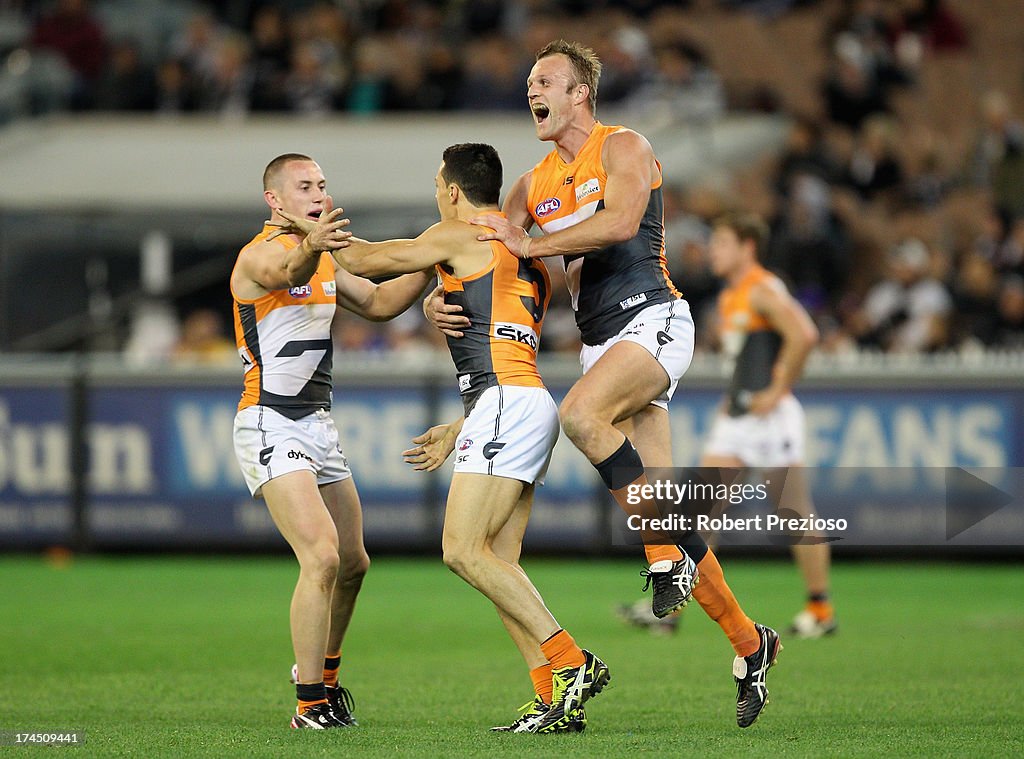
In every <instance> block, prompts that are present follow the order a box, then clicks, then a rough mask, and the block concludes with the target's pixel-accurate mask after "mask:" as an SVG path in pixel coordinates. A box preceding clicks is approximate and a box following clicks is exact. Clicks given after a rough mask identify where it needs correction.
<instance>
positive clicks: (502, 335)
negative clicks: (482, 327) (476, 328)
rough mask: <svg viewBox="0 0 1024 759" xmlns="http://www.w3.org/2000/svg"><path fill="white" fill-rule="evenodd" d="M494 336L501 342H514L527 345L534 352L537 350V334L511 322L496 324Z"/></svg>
mask: <svg viewBox="0 0 1024 759" xmlns="http://www.w3.org/2000/svg"><path fill="white" fill-rule="evenodd" d="M494 336H495V337H496V338H499V339H501V340H514V341H515V342H517V343H523V345H529V346H530V348H531V349H533V351H534V352H536V350H537V343H538V342H539V341H538V339H537V333H536V332H534V331H533V330H532V329H530V328H529V327H525V326H523V325H522V324H512V323H511V322H496V323H495V325H494Z"/></svg>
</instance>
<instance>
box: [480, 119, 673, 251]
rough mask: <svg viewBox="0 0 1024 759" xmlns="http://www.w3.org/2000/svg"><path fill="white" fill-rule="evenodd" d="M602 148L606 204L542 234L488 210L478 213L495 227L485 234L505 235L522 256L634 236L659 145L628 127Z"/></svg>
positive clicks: (484, 222) (488, 237) (484, 237)
mask: <svg viewBox="0 0 1024 759" xmlns="http://www.w3.org/2000/svg"><path fill="white" fill-rule="evenodd" d="M603 150H604V152H603V155H602V156H601V160H602V162H603V164H604V168H605V172H606V173H607V174H608V181H607V186H606V187H605V191H604V208H603V209H601V210H600V211H598V212H597V213H595V214H594V215H593V216H591V217H590V218H589V219H586V220H584V221H581V222H580V223H578V224H574V225H573V226H571V227H567V228H566V229H562V230H559V231H558V232H554V233H552V234H549V235H544V236H543V237H529V236H528V235H527V234H526V230H524V229H522V228H516V227H514V226H513V225H512V223H511V218H510V219H509V220H508V221H506V220H504V219H501V218H500V217H493V216H491V215H488V214H485V215H482V216H480V217H479V218H477V219H473V223H474V224H482V225H485V226H489V227H492V228H494V230H495V231H494V232H493V233H489V234H488V233H484V234H481V235H480V239H481V240H501V241H502V242H503V243H504V244H505V246H506V247H507V248H508V249H509V250H510V251H512V253H514V254H515V255H517V256H519V257H520V258H546V257H548V256H561V255H580V254H586V253H589V252H591V251H595V250H601V249H603V248H606V247H608V246H609V245H613V244H615V243H619V242H624V241H626V240H629V239H631V238H633V237H635V236H636V234H637V232H638V231H639V229H640V221H641V220H642V219H643V215H644V210H645V209H646V208H647V203H648V201H649V200H650V196H651V184H652V183H653V181H654V179H655V177H656V172H657V171H658V168H657V164H656V162H655V160H654V151H653V150H652V149H651V145H650V143H649V142H647V140H646V139H645V138H644V137H643V136H642V135H640V134H638V133H636V132H634V131H632V130H629V129H625V130H623V131H621V132H617V133H615V134H613V135H612V136H611V137H609V138H608V139H607V140H606V141H605V144H604V149H603ZM528 187H529V185H528V184H527V188H528ZM522 205H523V206H524V207H525V205H526V202H525V198H524V199H523V204H522Z"/></svg>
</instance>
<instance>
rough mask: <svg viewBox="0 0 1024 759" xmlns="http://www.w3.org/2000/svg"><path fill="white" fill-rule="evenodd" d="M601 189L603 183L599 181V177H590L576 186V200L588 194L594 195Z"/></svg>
mask: <svg viewBox="0 0 1024 759" xmlns="http://www.w3.org/2000/svg"><path fill="white" fill-rule="evenodd" d="M600 191H601V183H600V182H598V181H597V178H596V177H595V178H594V179H588V180H587V181H586V182H584V183H583V184H581V185H577V186H576V201H577V202H579V201H581V200H583V198H585V197H587V195H593V194H594V193H595V192H600Z"/></svg>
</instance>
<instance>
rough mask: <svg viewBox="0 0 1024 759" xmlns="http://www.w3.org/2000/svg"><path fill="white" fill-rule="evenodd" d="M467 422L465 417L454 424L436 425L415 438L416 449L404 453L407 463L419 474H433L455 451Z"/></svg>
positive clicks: (403, 456)
mask: <svg viewBox="0 0 1024 759" xmlns="http://www.w3.org/2000/svg"><path fill="white" fill-rule="evenodd" d="M465 421H466V419H465V417H459V418H458V419H456V420H455V421H454V422H449V423H448V424H438V425H435V426H434V427H431V428H430V429H429V430H427V431H426V432H424V433H423V434H422V435H418V436H417V437H414V438H413V439H412V442H414V443H416V447H414V448H410V449H408V450H406V451H402V458H403V459H405V463H407V464H411V465H412V468H413V469H414V470H416V471H417V472H433V471H434V470H435V469H437V468H438V467H439V466H441V464H443V463H444V462H445V460H446V459H447V458H448V457H449V456H450V455H451V452H452V451H454V450H455V441H456V440H457V439H458V437H459V433H460V432H461V431H462V423H463V422H465Z"/></svg>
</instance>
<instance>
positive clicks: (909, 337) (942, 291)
mask: <svg viewBox="0 0 1024 759" xmlns="http://www.w3.org/2000/svg"><path fill="white" fill-rule="evenodd" d="M888 263H889V269H890V273H889V276H888V277H887V278H886V279H884V280H882V281H881V282H879V283H878V284H876V285H875V286H874V287H872V288H871V290H870V291H868V294H867V297H866V298H865V300H864V303H863V305H862V306H861V308H860V309H859V310H857V311H856V312H855V313H854V314H853V316H852V318H851V319H850V323H849V325H848V327H849V329H850V332H851V333H852V334H853V335H854V336H855V337H856V338H857V341H858V342H859V343H860V344H861V345H862V346H867V347H879V348H882V349H884V350H886V351H890V352H897V353H913V352H918V351H931V350H937V349H939V348H942V347H944V346H945V345H946V343H947V339H948V332H949V319H950V312H951V310H952V305H953V304H952V299H951V298H950V295H949V292H948V291H947V290H946V287H945V286H944V285H943V284H942V283H941V282H940V281H939V280H938V279H936V278H935V277H934V276H933V275H932V274H931V271H930V269H931V265H932V261H931V254H930V253H929V251H928V247H927V246H926V245H925V244H924V243H923V242H922V241H921V240H918V239H916V238H909V239H907V240H904V241H903V242H902V243H900V244H899V245H898V246H896V247H895V248H894V249H893V250H892V251H891V253H890V255H889V261H888Z"/></svg>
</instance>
